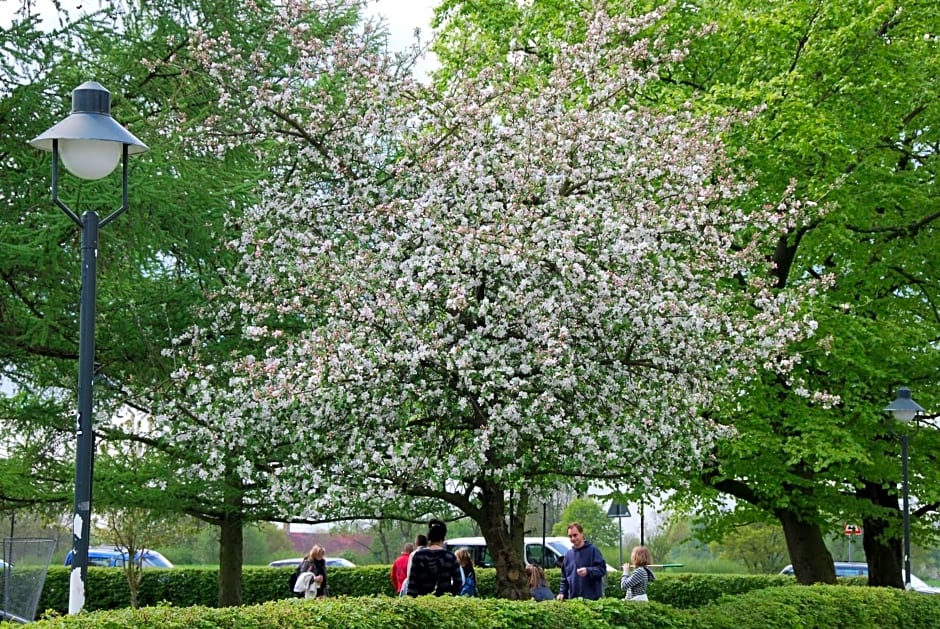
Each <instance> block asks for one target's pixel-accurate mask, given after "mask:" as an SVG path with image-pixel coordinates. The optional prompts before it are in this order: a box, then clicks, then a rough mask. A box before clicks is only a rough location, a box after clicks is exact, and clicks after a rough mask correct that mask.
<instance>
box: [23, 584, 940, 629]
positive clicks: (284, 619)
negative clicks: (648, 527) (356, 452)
mask: <svg viewBox="0 0 940 629" xmlns="http://www.w3.org/2000/svg"><path fill="white" fill-rule="evenodd" d="M34 626H35V627H37V629H47V628H59V627H67V628H74V629H84V628H86V627H115V628H116V627H127V626H133V627H138V628H140V629H147V628H150V627H200V628H201V629H215V628H223V627H224V628H230V627H239V628H242V627H245V628H253V627H274V626H276V627H278V628H279V629H293V628H298V629H299V628H302V627H303V628H306V627H322V628H325V629H340V628H342V629H376V628H379V627H396V628H403V629H412V628H413V629H424V628H425V627H435V628H439V629H516V628H520V629H525V628H527V627H565V628H566V629H580V628H582V627H584V628H590V629H608V628H612V627H630V628H631V629H654V628H666V629H748V628H751V627H761V628H763V627H853V628H856V629H867V628H871V629H882V628H883V627H905V628H906V629H933V628H935V627H938V626H940V596H930V595H924V594H918V593H915V592H904V591H902V590H896V589H888V588H870V587H857V586H842V585H836V586H831V585H821V586H811V587H808V586H801V585H792V582H791V584H790V585H786V586H782V587H769V588H766V589H763V590H755V591H752V592H748V593H746V594H739V595H724V596H722V597H720V599H719V600H718V601H717V602H714V603H711V604H708V605H705V606H703V607H700V608H697V609H677V608H674V607H671V606H669V605H664V604H662V603H657V602H655V601H651V602H649V603H634V602H629V601H624V600H622V599H610V598H608V599H603V600H600V601H565V602H561V603H559V602H555V601H549V602H545V603H536V602H534V601H506V600H501V599H482V598H460V597H456V598H455V597H450V596H447V597H442V598H435V597H421V598H417V599H414V598H407V597H406V598H398V597H390V596H371V597H359V598H351V597H336V598H328V599H324V600H300V599H291V600H282V601H274V602H268V603H264V604H261V605H247V606H244V607H230V608H224V609H216V608H211V607H187V608H174V607H170V606H161V607H149V608H144V609H138V610H130V609H122V610H116V611H108V612H104V611H99V612H91V613H82V614H78V615H75V616H62V617H57V618H49V619H46V620H43V621H40V622H38V623H36V624H35V625H34Z"/></svg>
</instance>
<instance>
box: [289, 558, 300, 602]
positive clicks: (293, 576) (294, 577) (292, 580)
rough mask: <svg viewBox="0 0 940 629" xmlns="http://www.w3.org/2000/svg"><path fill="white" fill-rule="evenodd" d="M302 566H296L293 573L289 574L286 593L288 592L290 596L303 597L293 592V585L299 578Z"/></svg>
mask: <svg viewBox="0 0 940 629" xmlns="http://www.w3.org/2000/svg"><path fill="white" fill-rule="evenodd" d="M302 566H303V562H300V563H299V564H297V568H295V569H294V572H292V573H291V575H290V578H288V579H287V591H288V592H290V595H291V596H295V597H296V596H303V595H302V594H300V595H298V594H297V593H296V592H294V585H295V584H296V583H297V577H299V576H300V568H301V567H302Z"/></svg>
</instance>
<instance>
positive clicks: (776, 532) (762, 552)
mask: <svg viewBox="0 0 940 629" xmlns="http://www.w3.org/2000/svg"><path fill="white" fill-rule="evenodd" d="M718 556H719V557H722V558H726V559H731V560H733V561H737V562H741V563H743V564H744V565H745V566H746V567H747V571H748V572H750V573H752V574H769V573H774V572H779V571H780V570H781V569H783V567H784V565H786V557H787V545H786V540H785V539H784V536H783V530H782V529H781V528H780V526H779V525H777V524H765V523H752V524H750V525H748V526H742V527H739V528H737V529H735V531H734V532H733V533H732V534H731V535H728V536H726V537H725V538H724V540H722V545H721V548H720V550H719V551H718Z"/></svg>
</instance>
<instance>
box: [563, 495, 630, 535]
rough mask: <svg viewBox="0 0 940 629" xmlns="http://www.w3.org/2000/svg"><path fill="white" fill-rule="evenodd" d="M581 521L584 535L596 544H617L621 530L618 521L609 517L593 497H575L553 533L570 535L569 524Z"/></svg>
mask: <svg viewBox="0 0 940 629" xmlns="http://www.w3.org/2000/svg"><path fill="white" fill-rule="evenodd" d="M572 522H579V523H580V524H581V526H583V527H584V537H585V538H587V540H588V541H590V542H591V543H593V544H594V545H596V546H617V545H618V544H619V543H620V540H619V539H618V538H619V537H620V530H619V529H618V528H617V522H616V521H614V520H613V519H612V518H609V517H607V512H606V511H604V508H603V507H601V505H600V504H598V502H597V501H596V500H594V499H593V498H575V499H574V500H572V501H571V502H570V503H568V506H567V507H565V510H564V511H563V512H562V514H561V520H559V521H558V522H556V523H555V524H554V525H553V526H552V535H562V536H567V535H568V525H569V524H570V523H572Z"/></svg>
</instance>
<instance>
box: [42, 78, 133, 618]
mask: <svg viewBox="0 0 940 629" xmlns="http://www.w3.org/2000/svg"><path fill="white" fill-rule="evenodd" d="M30 144H32V145H33V146H35V147H36V148H38V149H40V150H43V151H52V201H53V203H55V204H56V205H57V206H58V207H59V208H60V209H61V210H62V211H63V212H65V214H66V215H67V216H68V217H69V218H71V219H72V220H73V221H75V223H76V224H77V225H78V226H79V227H81V228H82V292H81V304H80V305H81V310H80V315H79V333H78V425H77V427H76V437H77V442H76V450H75V509H74V516H73V519H72V572H71V576H70V578H69V613H70V614H76V613H78V612H80V611H81V610H82V607H84V605H85V583H86V577H87V575H88V543H89V537H90V535H91V483H92V468H93V466H94V455H95V441H94V433H93V431H92V430H93V427H92V402H93V390H92V384H93V382H92V380H93V378H94V375H95V366H94V363H95V272H96V268H97V266H96V265H97V257H98V230H99V229H100V228H102V227H104V226H105V225H107V224H108V223H110V222H111V221H112V220H114V219H115V218H117V217H118V216H119V215H120V214H122V213H123V212H124V211H125V210H126V209H127V158H128V156H129V155H136V154H138V153H143V152H145V151H147V150H148V149H147V146H146V145H145V144H144V143H143V142H141V141H140V140H138V139H137V138H135V137H134V136H133V135H132V134H131V133H130V132H128V131H127V130H126V129H125V128H124V127H122V126H121V125H119V124H118V123H117V122H116V121H115V120H114V118H112V117H111V94H110V92H108V90H106V89H105V88H104V87H102V86H101V85H100V84H99V83H96V82H95V81H87V82H85V83H82V84H81V85H79V86H78V87H77V88H75V90H73V91H72V113H71V114H69V116H68V117H66V118H65V119H64V120H62V121H61V122H59V123H58V124H56V125H54V126H53V127H52V128H50V129H49V130H47V131H46V132H45V133H43V134H41V135H39V136H37V137H36V138H34V139H33V140H31V141H30ZM60 157H61V158H62V163H63V164H64V165H65V168H66V169H67V170H68V171H69V172H71V173H72V174H73V175H76V176H77V177H80V178H82V179H101V178H102V177H106V176H107V175H109V174H110V173H111V172H112V171H113V170H114V169H115V167H116V166H117V164H118V161H121V162H122V165H123V168H122V186H123V196H122V200H123V202H122V203H121V207H120V208H118V209H117V210H115V211H114V212H113V213H111V214H110V215H109V216H107V217H106V218H104V219H103V220H101V221H99V220H98V214H97V213H95V212H93V211H92V212H85V213H84V214H82V215H81V217H79V216H78V215H77V214H76V213H75V212H73V211H72V210H71V209H70V208H69V207H68V206H67V205H65V203H63V202H62V201H61V200H59V158H60Z"/></svg>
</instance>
